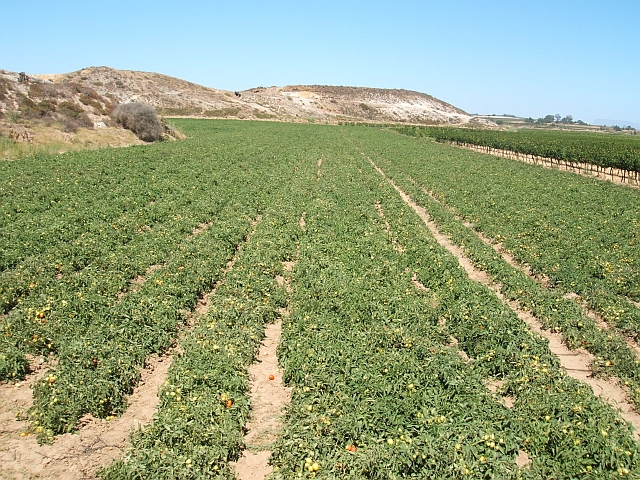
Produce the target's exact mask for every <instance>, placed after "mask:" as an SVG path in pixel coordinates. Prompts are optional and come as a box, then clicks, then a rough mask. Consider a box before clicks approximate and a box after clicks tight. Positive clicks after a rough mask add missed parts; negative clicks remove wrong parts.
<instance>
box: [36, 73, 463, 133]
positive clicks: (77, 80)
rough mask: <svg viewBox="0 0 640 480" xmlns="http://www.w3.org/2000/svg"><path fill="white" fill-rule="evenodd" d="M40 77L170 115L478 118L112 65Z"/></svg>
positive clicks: (404, 96) (415, 100) (426, 104)
mask: <svg viewBox="0 0 640 480" xmlns="http://www.w3.org/2000/svg"><path fill="white" fill-rule="evenodd" d="M35 77H36V78H38V79H39V80H41V81H46V82H51V83H53V84H78V85H82V86H84V87H87V88H91V89H93V90H95V91H96V92H97V93H98V94H99V95H101V96H103V97H105V98H109V99H111V100H112V101H114V102H117V103H124V102H132V101H138V102H144V103H148V104H150V105H153V106H154V107H156V109H157V110H158V111H159V112H160V113H161V114H163V115H166V116H171V115H174V116H198V117H212V118H229V117H231V118H254V119H272V120H281V121H323V122H338V121H372V122H407V123H417V124H465V123H468V122H469V121H472V120H473V117H472V116H471V115H469V114H467V113H466V112H464V111H462V110H460V109H459V108H456V107H454V106H452V105H450V104H448V103H445V102H443V101H441V100H438V99H437V98H434V97H432V96H430V95H426V94H424V93H418V92H412V91H408V90H387V89H377V88H362V87H331V86H321V85H311V86H302V85H292V86H284V87H267V88H265V87H256V88H252V89H249V90H245V91H240V92H230V91H226V90H218V89H215V88H208V87H204V86H202V85H197V84H194V83H191V82H187V81H185V80H180V79H177V78H173V77H169V76H166V75H161V74H158V73H147V72H136V71H130V70H115V69H112V68H108V67H89V68H85V69H82V70H79V71H77V72H72V73H67V74H59V75H35Z"/></svg>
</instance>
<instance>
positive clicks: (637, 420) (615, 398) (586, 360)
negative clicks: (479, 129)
mask: <svg viewBox="0 0 640 480" xmlns="http://www.w3.org/2000/svg"><path fill="white" fill-rule="evenodd" d="M361 153H362V155H364V156H365V157H366V158H367V160H369V162H370V163H371V165H372V166H373V168H374V169H375V170H376V171H377V172H378V173H379V174H380V175H381V176H382V177H384V178H385V179H386V180H387V182H389V184H390V185H391V186H392V187H393V188H394V189H395V190H396V191H397V192H398V194H399V195H400V196H401V197H402V199H403V200H404V202H405V203H406V204H407V205H409V206H410V207H411V208H412V209H413V210H414V211H415V212H416V214H417V215H418V216H419V217H420V218H421V219H422V221H423V222H424V223H425V225H427V227H428V228H429V230H430V231H431V233H432V234H433V236H434V237H435V239H436V240H437V241H438V243H439V244H440V245H442V246H443V247H445V248H446V249H447V250H448V251H449V252H450V253H451V254H452V255H454V256H455V257H456V259H457V260H458V262H459V264H460V266H461V267H462V268H463V269H464V270H465V272H467V275H468V276H469V278H470V279H471V280H474V281H477V282H479V283H482V284H483V285H485V286H486V287H488V288H489V289H491V290H492V291H493V292H494V293H495V294H496V296H497V297H498V298H499V299H500V300H501V301H502V302H503V303H504V304H506V305H508V306H509V308H510V309H511V310H512V311H513V312H514V313H516V315H517V316H518V317H519V318H520V319H522V320H523V321H524V322H526V323H527V324H528V325H529V326H530V327H531V329H532V330H533V331H534V332H536V333H539V334H540V335H542V336H543V337H544V338H546V339H547V340H548V341H549V349H550V350H551V352H552V353H553V354H554V355H556V356H557V357H558V358H559V359H560V362H561V364H562V367H563V368H564V369H565V370H566V371H567V373H568V374H569V376H571V377H573V378H575V379H576V380H580V381H582V382H584V383H586V384H588V385H589V386H591V388H593V390H594V393H595V394H596V395H597V396H599V397H601V398H603V399H604V400H605V401H607V402H608V403H609V404H610V405H612V406H613V407H614V408H616V409H619V410H620V416H621V417H622V418H624V419H625V420H626V421H627V422H629V423H630V424H631V425H633V427H634V429H635V431H634V437H635V438H636V440H640V415H639V414H638V413H637V412H636V409H635V406H634V405H632V404H631V403H629V402H628V401H627V400H626V399H627V393H626V392H625V390H624V389H622V388H620V387H619V386H618V385H617V384H616V383H614V382H611V381H605V380H601V379H596V378H593V377H592V376H591V375H592V374H591V368H590V367H589V365H590V364H591V363H592V361H593V359H594V357H593V356H592V355H590V354H589V353H587V352H585V351H575V350H569V349H568V348H567V347H566V346H565V345H564V343H563V342H562V337H561V335H558V334H553V333H551V332H549V331H548V330H545V329H544V328H543V327H542V323H541V322H540V321H539V320H538V319H537V318H535V317H534V316H533V315H532V314H531V313H530V312H527V311H524V310H522V309H521V308H520V306H519V305H518V303H517V302H514V301H509V300H507V299H506V298H505V296H504V295H503V294H502V292H501V289H500V285H496V284H494V283H493V282H492V281H491V280H490V277H489V275H488V274H487V273H486V272H484V271H482V270H479V269H477V268H475V267H474V266H473V264H472V262H471V261H470V260H469V259H468V258H467V257H466V256H465V255H464V251H463V250H462V249H461V248H459V247H458V246H456V245H454V244H453V243H452V242H451V240H450V239H449V238H448V237H447V236H445V235H443V234H442V233H440V231H439V229H438V226H437V225H436V223H435V222H433V220H431V218H430V217H429V215H428V213H427V212H426V210H425V209H424V207H421V206H420V205H418V204H417V203H415V202H414V201H413V200H412V199H411V197H410V196H409V195H408V194H406V193H405V192H404V191H403V190H402V189H401V188H400V187H398V186H397V185H396V183H395V182H394V181H393V180H392V179H390V178H389V177H387V175H386V174H385V173H384V171H383V170H382V169H381V168H380V167H378V165H376V163H375V162H374V161H373V160H372V159H371V158H369V157H367V156H366V154H365V153H364V152H361Z"/></svg>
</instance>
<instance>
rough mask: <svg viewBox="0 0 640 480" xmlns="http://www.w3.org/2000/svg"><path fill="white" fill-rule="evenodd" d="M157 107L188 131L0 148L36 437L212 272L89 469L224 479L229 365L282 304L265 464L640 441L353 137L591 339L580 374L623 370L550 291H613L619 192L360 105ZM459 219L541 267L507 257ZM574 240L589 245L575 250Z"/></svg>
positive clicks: (113, 383) (232, 455)
mask: <svg viewBox="0 0 640 480" xmlns="http://www.w3.org/2000/svg"><path fill="white" fill-rule="evenodd" d="M175 124H176V126H178V127H179V128H180V129H181V130H183V131H185V133H187V134H188V135H189V139H188V140H185V141H182V142H163V143H159V144H154V145H146V146H142V147H132V148H128V149H114V150H103V151H96V152H84V153H81V154H78V153H77V154H65V155H60V156H44V155H42V156H39V157H34V158H29V159H25V160H23V161H21V162H5V163H2V164H0V179H1V180H0V194H1V195H2V198H3V200H4V201H3V202H2V203H1V204H0V231H1V232H2V235H1V236H0V252H1V254H2V255H1V256H0V302H1V303H0V308H1V315H2V316H1V317H0V321H1V323H0V325H2V329H3V330H2V331H3V334H4V337H3V340H2V343H0V374H2V375H3V378H4V379H6V380H12V379H14V378H16V377H18V378H20V376H21V375H23V374H24V373H25V370H26V368H27V364H26V361H25V358H26V357H25V355H27V354H43V355H44V354H47V355H51V356H52V357H53V358H55V359H56V360H57V364H56V366H55V367H53V368H51V369H50V371H49V372H47V375H46V376H45V377H44V378H43V379H42V380H41V381H39V382H37V383H36V386H35V388H34V395H35V397H34V407H33V409H32V410H31V411H30V412H29V413H28V415H29V418H30V421H31V425H32V429H33V431H35V432H36V433H37V434H38V435H39V438H40V440H42V441H53V439H54V436H55V434H57V433H61V432H66V431H71V430H73V429H74V428H75V426H76V425H77V421H78V419H79V418H80V416H82V415H84V414H86V413H90V414H92V415H95V416H98V417H102V418H106V417H109V416H111V415H118V414H120V413H121V412H123V411H124V409H125V406H126V398H127V395H128V393H129V392H130V391H131V389H132V388H133V386H135V384H136V383H137V381H138V378H139V371H140V369H141V368H142V367H143V366H144V365H145V362H146V359H147V358H148V356H149V355H150V354H151V353H159V352H163V351H165V350H166V349H167V348H168V347H169V346H170V345H172V344H173V343H174V342H175V341H176V337H177V336H178V333H177V332H178V331H179V330H180V329H181V328H182V326H183V325H184V324H185V322H186V320H187V318H188V316H189V314H190V312H192V311H193V310H194V307H195V305H196V302H197V299H198V298H199V297H201V296H202V295H204V294H205V293H207V292H210V291H211V290H212V289H214V287H215V292H214V293H213V295H212V296H211V297H210V303H209V309H208V312H207V314H206V315H205V316H203V317H201V318H195V324H194V325H193V327H192V328H191V329H190V330H188V331H186V333H185V335H184V337H183V338H182V339H181V340H180V345H181V353H180V354H176V355H175V358H174V361H173V364H172V366H171V368H170V370H169V374H168V377H167V380H166V382H165V384H164V385H163V386H162V388H161V390H160V397H161V400H160V404H159V409H158V412H157V414H156V416H155V418H154V421H153V423H152V424H151V425H149V426H147V427H145V428H144V429H141V430H140V431H138V432H134V433H133V435H132V437H131V448H130V449H129V450H128V451H127V452H126V453H125V454H124V455H123V457H122V458H121V459H119V460H118V461H116V462H115V463H114V464H113V465H112V466H110V467H107V468H105V469H104V470H103V471H102V472H101V473H100V475H101V476H102V477H104V478H108V479H118V478H150V479H153V478H184V479H188V478H197V477H213V478H226V479H231V478H233V475H234V473H233V470H232V467H231V465H230V463H229V462H230V461H233V460H235V459H237V458H238V457H239V455H240V453H241V451H242V449H243V448H244V446H243V433H244V428H245V425H246V421H247V417H248V415H249V412H250V407H251V405H250V398H249V396H248V388H249V386H248V376H247V367H248V366H249V365H250V364H251V363H252V362H253V361H254V358H255V355H256V352H257V351H258V348H259V345H260V340H261V339H262V338H263V336H264V326H265V324H266V323H268V322H272V321H274V320H275V319H276V317H277V316H278V315H279V311H280V309H282V308H284V307H285V306H286V307H287V310H289V311H290V312H291V313H290V316H288V317H286V318H285V319H284V324H283V334H282V339H281V342H280V345H279V348H278V358H279V360H280V362H281V364H282V366H283V368H284V379H285V381H286V382H287V385H288V386H290V387H292V389H293V396H292V402H291V404H290V405H289V407H288V408H287V410H286V414H285V417H284V429H283V431H282V433H281V435H280V436H279V438H278V440H277V442H276V444H275V445H274V446H273V455H272V457H271V463H272V464H273V465H274V474H273V476H274V478H281V479H290V478H291V479H292V478H372V479H373V478H375V479H383V478H384V479H388V478H409V477H414V478H434V479H440V478H477V479H481V478H482V479H484V478H505V479H519V478H529V479H534V478H535V479H547V478H557V479H572V478H580V477H583V476H584V477H587V478H590V477H593V478H612V477H613V476H626V475H627V474H629V475H630V476H631V477H632V478H633V476H637V475H638V473H639V471H640V466H639V465H638V460H637V459H638V454H639V453H640V451H639V450H638V445H637V443H636V442H635V440H634V438H633V436H632V434H631V431H630V429H629V427H628V425H627V424H626V423H624V422H623V421H622V420H621V419H620V418H619V416H618V415H617V413H616V411H615V409H614V408H612V407H611V406H610V405H608V404H606V403H605V402H604V401H603V400H601V399H599V398H598V397H596V396H595V395H594V394H593V392H592V391H591V389H590V388H589V387H588V386H587V385H585V384H583V383H581V382H578V381H576V380H573V379H571V378H569V377H568V376H567V375H566V374H565V373H564V371H563V370H562V369H561V368H560V366H559V364H560V362H559V360H558V358H557V357H556V356H555V355H553V354H552V353H551V351H550V350H549V347H548V344H547V342H546V341H545V340H544V339H543V338H541V337H540V336H539V335H537V334H535V333H533V332H532V331H531V329H530V328H529V327H528V326H527V325H526V324H525V323H524V322H523V321H522V320H520V319H519V318H518V317H517V316H516V315H515V314H514V313H513V312H512V311H511V310H510V309H509V308H508V307H507V306H506V305H505V304H503V303H502V302H501V301H500V300H499V299H498V298H497V297H496V295H495V294H494V293H493V292H492V291H490V290H489V289H487V288H485V287H483V286H481V285H480V284H478V283H476V282H473V281H471V280H469V278H468V277H467V276H466V274H465V273H464V271H463V270H462V269H461V268H460V267H459V265H458V262H457V260H456V259H455V258H454V257H452V256H451V255H450V254H449V253H448V252H447V251H446V250H445V249H444V248H442V247H441V246H440V245H439V244H438V242H437V241H436V240H435V239H434V238H433V236H432V235H431V234H430V232H429V230H428V229H427V228H426V226H425V225H424V224H423V223H422V221H421V220H420V219H419V218H418V217H417V216H416V215H415V214H414V213H413V211H412V210H411V209H410V207H408V206H407V205H406V204H405V203H404V202H403V201H402V199H401V198H400V197H399V196H398V194H397V192H396V191H395V190H394V189H393V188H392V187H391V186H390V185H389V184H388V182H387V181H386V180H385V179H383V178H382V177H381V176H380V175H379V173H378V172H376V170H375V169H374V168H372V166H371V164H370V163H369V162H368V160H367V158H366V156H369V157H371V158H373V159H374V160H375V161H376V162H377V163H378V164H379V165H380V166H381V167H382V168H383V169H385V171H386V172H387V173H388V174H389V175H390V176H392V177H393V178H394V181H395V182H396V183H397V184H399V185H401V187H402V188H403V189H405V190H406V191H408V192H409V193H410V194H411V195H412V197H413V198H414V199H415V200H416V201H418V202H419V203H420V204H421V205H423V206H424V207H425V208H426V210H427V212H428V213H429V214H430V215H431V217H432V218H433V219H434V220H435V221H436V222H437V223H438V226H439V227H440V228H441V229H442V230H443V231H446V232H447V233H448V234H450V235H451V237H452V240H453V241H454V242H456V243H458V244H460V245H461V246H463V247H464V248H465V250H466V252H467V255H468V256H470V257H471V259H472V261H473V262H474V263H475V264H476V265H477V266H478V267H480V268H483V269H485V270H486V271H487V272H488V273H489V274H490V275H491V277H492V278H493V279H494V281H497V282H500V283H502V284H503V290H504V291H505V295H507V297H508V298H513V299H517V300H518V301H520V302H521V304H522V305H524V306H525V307H527V308H530V309H531V310H533V311H534V312H535V313H536V315H538V316H539V317H540V318H541V319H542V320H543V322H544V323H545V325H546V326H547V327H548V328H553V329H559V331H561V332H563V333H564V334H565V339H566V341H567V343H568V344H569V345H570V346H572V347H576V346H584V344H583V343H582V342H584V341H587V342H588V343H589V345H588V348H591V342H593V348H594V349H595V350H593V351H594V352H596V351H599V352H602V355H600V354H598V355H600V357H601V359H597V360H596V362H595V364H594V370H595V372H596V373H598V374H602V375H607V374H614V375H617V376H619V377H620V378H621V379H623V380H625V381H629V382H630V385H631V386H632V387H633V388H636V387H637V383H634V382H637V380H638V376H637V373H636V372H637V371H638V366H637V365H636V363H637V362H636V360H635V356H633V354H631V355H629V350H628V349H627V350H625V348H624V347H625V345H623V342H622V343H621V342H620V340H621V339H622V337H620V336H619V335H618V333H616V331H611V332H604V333H603V332H600V331H598V329H596V328H594V327H593V323H588V319H586V320H585V318H584V315H583V314H582V313H581V311H580V308H579V307H578V306H577V305H575V304H574V303H573V302H571V301H570V300H567V299H563V298H562V295H563V294H564V293H565V292H567V291H575V290H576V289H582V290H580V291H579V293H580V294H582V295H584V297H585V298H586V299H587V300H588V301H589V302H590V303H592V299H595V298H597V299H600V300H601V301H602V302H605V303H606V302H607V301H614V300H615V301H622V299H623V297H626V296H627V295H629V296H631V297H633V298H636V297H635V296H633V295H635V294H633V295H632V293H631V292H634V291H635V290H634V288H635V286H637V280H636V279H635V277H634V276H633V275H634V274H635V273H637V271H636V269H635V265H636V262H637V261H638V260H637V252H636V250H637V249H634V248H633V245H628V242H635V241H636V235H637V228H636V227H637V225H636V224H634V223H633V220H634V218H635V217H633V212H637V211H640V209H638V208H634V205H635V203H636V202H637V200H638V199H637V195H636V194H635V193H633V192H634V191H630V190H629V189H623V188H617V187H615V186H612V185H607V184H602V183H597V182H595V181H593V180H589V179H583V178H579V179H575V178H574V177H573V176H568V175H566V174H563V173H562V172H557V171H549V170H543V169H540V168H536V167H534V166H532V165H525V164H520V163H515V162H508V161H505V160H500V159H491V160H487V158H486V157H484V156H482V155H479V154H475V153H473V152H467V151H462V150H461V149H455V148H452V147H450V146H446V145H440V144H437V143H435V142H433V141H425V140H422V139H413V138H409V137H405V136H401V135H396V134H393V133H391V132H388V131H383V130H380V129H374V128H366V129H365V128H354V127H339V126H323V125H303V124H298V125H293V124H289V125H288V124H277V123H268V122H233V121H195V120H190V121H189V120H176V121H175ZM363 153H364V155H363ZM319 160H322V161H321V162H320V161H319ZM423 188H424V190H423ZM425 190H426V191H427V192H428V191H429V190H433V191H434V194H435V195H436V196H437V197H438V198H439V199H440V201H441V202H444V204H445V205H447V207H448V208H445V207H443V206H442V205H441V204H439V203H438V202H435V201H434V200H433V199H431V197H430V196H429V195H428V194H427V193H426V192H425ZM620 205H625V206H627V208H626V209H623V208H620ZM596 211H597V212H602V215H604V216H605V217H606V218H605V217H598V215H595V214H594V212H596ZM628 212H631V213H628ZM303 215H304V218H305V222H304V225H305V227H304V229H303V228H302V227H301V223H302V222H300V218H301V217H302V216H303ZM456 215H458V217H456ZM460 217H461V218H460ZM603 218H604V219H606V220H607V223H604V221H603ZM464 221H468V222H472V223H473V224H474V225H475V228H477V229H478V230H479V231H482V232H484V233H485V234H486V235H487V236H490V237H491V238H493V239H495V240H496V241H501V242H503V243H504V245H505V248H507V249H508V250H509V251H510V252H511V253H512V254H513V255H514V256H516V257H517V258H518V260H519V261H521V262H523V263H528V264H529V265H531V267H532V269H533V270H534V272H535V273H536V274H545V275H547V274H548V277H549V279H550V282H551V284H550V285H551V287H550V288H547V287H543V286H541V285H540V284H538V283H536V282H534V281H532V280H531V279H530V278H529V277H527V276H526V275H524V274H522V273H521V272H520V273H518V271H517V270H515V269H513V268H512V267H510V266H508V265H506V264H505V262H504V261H502V259H501V258H500V257H499V256H498V255H497V254H496V253H495V252H494V251H493V249H491V247H489V246H487V245H485V244H483V243H482V242H481V241H480V240H479V239H478V238H477V236H476V235H475V234H474V233H473V232H472V231H471V230H470V229H469V228H468V227H466V226H465V225H464V224H463V222H464ZM201 224H206V225H207V228H206V229H203V230H202V231H201V232H200V233H199V234H197V235H196V234H194V231H195V230H196V229H198V227H199V226H200V225H201ZM578 226H579V227H581V228H580V229H579V228H577V227H578ZM551 227H553V228H554V229H556V230H551ZM552 234H555V236H554V235H552ZM591 237H593V238H591ZM474 239H475V240H474ZM545 239H546V240H545ZM545 242H546V243H545ZM590 242H593V243H590ZM596 242H597V243H596ZM519 245H520V247H518V246H519ZM522 245H524V246H525V247H526V248H524V247H522ZM596 245H597V248H596ZM616 245H617V248H616V247H615V246H616ZM594 248H596V249H595V250H594ZM589 250H590V251H591V257H589V258H591V259H594V257H595V256H594V255H593V253H594V252H597V258H596V259H595V260H593V261H592V262H591V263H585V262H583V260H584V259H586V258H587V257H586V256H585V255H586V252H587V251H589ZM527 255H529V256H527ZM559 255H562V258H563V261H562V262H559V260H558V259H559V258H560V257H559ZM232 258H234V259H235V261H234V264H233V268H232V269H230V270H225V269H224V267H225V265H226V264H227V262H228V261H229V260H231V259H232ZM629 260H633V262H629ZM284 261H294V262H296V263H295V267H294V268H293V271H292V272H290V273H289V272H287V271H285V269H284V266H283V263H282V262H284ZM534 261H535V262H534ZM601 262H604V263H601ZM607 262H608V264H607ZM547 267H554V268H555V270H552V269H549V270H547ZM558 267H560V268H558ZM608 270H611V271H608ZM560 271H561V272H560ZM556 272H560V273H557V276H553V275H552V274H556ZM614 272H615V273H614ZM277 276H284V277H287V278H288V280H289V281H290V286H291V289H290V291H287V289H286V288H284V286H282V285H279V283H278V281H277V280H276V277H277ZM141 277H144V280H143V281H140V278H141ZM611 277H613V279H612V278H611ZM618 280H620V282H618ZM416 281H418V282H420V283H421V284H422V287H424V288H416V286H415V283H414V282H416ZM599 291H600V292H604V293H597V292H599ZM587 293H588V294H587ZM606 305H610V304H606ZM606 305H605V306H604V307H602V309H601V310H603V311H605V310H606ZM612 305H613V304H612ZM615 305H618V304H615ZM616 308H617V307H616ZM617 311H618V310H616V312H617ZM624 318H627V317H624ZM631 320H632V318H631V317H629V318H628V324H629V325H631V324H632V322H631ZM580 323H582V325H580ZM621 325H622V322H619V323H616V328H620V329H622V326H621ZM625 325H626V324H625ZM629 329H630V327H629ZM629 331H630V330H629ZM625 352H626V353H625ZM625 355H626V356H625ZM607 361H610V362H611V365H607V363H606V362H607ZM607 369H609V370H607ZM497 382H499V383H497ZM490 383H493V384H498V385H499V386H498V390H497V391H496V392H492V391H491V390H490V389H489V388H488V386H487V385H488V384H490ZM504 397H509V398H510V400H511V401H512V402H513V405H512V406H511V408H507V406H505V404H504V401H505V400H504ZM346 447H356V448H355V451H354V449H352V448H350V449H347V448H346ZM520 452H526V453H527V454H528V456H529V457H530V459H531V463H530V465H529V466H528V467H526V468H519V467H518V465H517V464H516V457H517V456H518V454H519V453H520Z"/></svg>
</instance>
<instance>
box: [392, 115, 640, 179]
mask: <svg viewBox="0 0 640 480" xmlns="http://www.w3.org/2000/svg"><path fill="white" fill-rule="evenodd" d="M394 130H396V131H398V132H400V133H403V134H405V135H411V136H416V137H424V136H427V137H432V138H435V139H436V140H437V141H439V142H453V143H457V144H460V145H479V146H483V147H490V148H495V149H499V150H508V151H512V152H516V153H522V154H525V155H535V156H538V157H545V158H551V159H555V160H561V161H565V162H568V163H588V164H591V165H595V166H598V167H600V168H618V169H620V170H625V171H626V172H627V174H628V175H629V176H632V175H634V174H635V175H636V178H637V174H638V173H639V172H640V140H638V139H637V138H635V137H631V136H629V135H608V134H602V133H586V132H566V131H557V130H552V131H548V130H534V129H522V130H518V131H516V132H510V131H499V130H486V129H482V130H478V129H470V128H442V127H407V126H402V127H394Z"/></svg>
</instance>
